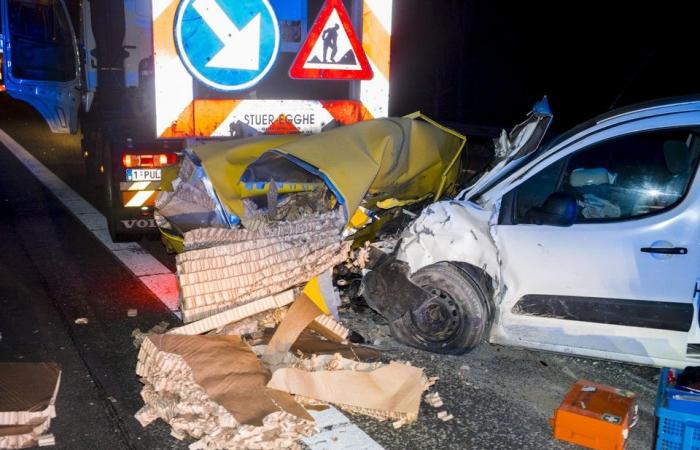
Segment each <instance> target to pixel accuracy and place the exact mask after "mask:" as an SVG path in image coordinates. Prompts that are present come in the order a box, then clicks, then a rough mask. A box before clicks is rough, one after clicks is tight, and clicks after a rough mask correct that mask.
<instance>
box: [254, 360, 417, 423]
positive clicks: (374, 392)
mask: <svg viewBox="0 0 700 450" xmlns="http://www.w3.org/2000/svg"><path fill="white" fill-rule="evenodd" d="M423 378H424V377H423V369H420V368H417V367H413V366H409V365H406V364H400V363H396V362H392V363H390V364H388V365H386V366H383V367H380V368H378V369H376V370H373V371H370V372H360V371H354V370H330V371H318V372H307V371H305V370H301V369H293V368H284V369H278V370H276V371H275V373H274V374H272V379H271V380H270V382H269V383H268V384H267V386H268V387H269V388H273V389H279V390H282V391H285V392H289V393H290V394H295V395H301V396H303V397H308V398H313V399H316V400H321V401H324V402H328V403H333V404H335V405H338V406H340V407H344V406H345V407H348V406H349V407H352V408H356V409H358V410H368V411H373V412H379V413H386V417H387V418H393V419H401V418H407V419H408V420H409V421H413V420H416V419H417V417H418V409H419V407H420V401H421V395H422V393H423V391H424V382H423Z"/></svg>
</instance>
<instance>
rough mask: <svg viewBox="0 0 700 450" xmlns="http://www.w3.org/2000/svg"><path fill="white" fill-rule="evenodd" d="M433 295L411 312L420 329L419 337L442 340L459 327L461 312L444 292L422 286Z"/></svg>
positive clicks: (435, 340)
mask: <svg viewBox="0 0 700 450" xmlns="http://www.w3.org/2000/svg"><path fill="white" fill-rule="evenodd" d="M423 289H425V290H427V291H429V292H430V293H431V294H432V295H433V297H432V298H431V299H430V300H428V301H426V302H425V303H423V304H422V305H421V306H420V307H419V308H418V309H416V310H415V311H413V312H412V313H411V319H412V321H413V324H414V325H415V326H416V328H418V330H420V332H421V335H422V336H420V338H422V339H424V340H426V341H429V342H443V341H447V340H448V339H450V337H452V336H454V334H455V333H456V332H457V331H458V330H459V329H460V326H461V324H462V320H463V318H462V314H461V313H460V310H459V307H458V306H457V304H456V303H455V301H454V300H453V299H452V297H450V296H449V295H448V294H447V293H446V292H444V291H442V290H440V289H436V288H431V287H425V286H424V287H423Z"/></svg>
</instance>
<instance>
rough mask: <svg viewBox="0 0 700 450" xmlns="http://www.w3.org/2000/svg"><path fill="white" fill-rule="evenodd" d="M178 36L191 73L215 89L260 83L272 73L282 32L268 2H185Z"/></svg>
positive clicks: (235, 87)
mask: <svg viewBox="0 0 700 450" xmlns="http://www.w3.org/2000/svg"><path fill="white" fill-rule="evenodd" d="M175 37H176V41H177V42H176V43H177V49H178V52H179V54H180V58H181V59H182V62H183V63H184V64H185V66H186V67H187V69H188V71H189V72H190V74H191V75H193V76H194V77H195V78H197V79H198V80H199V81H200V82H202V83H204V84H206V85H208V86H210V87H212V88H215V89H219V90H222V91H238V90H242V89H246V88H248V87H251V86H254V85H256V84H257V83H258V81H260V80H261V79H262V78H263V77H264V76H265V75H266V74H267V73H268V72H269V71H270V69H271V68H272V66H273V64H274V63H275V60H276V59H277V52H278V50H279V43H280V42H279V41H280V30H279V25H278V22H277V16H276V15H275V12H274V11H273V9H272V6H270V3H269V2H268V1H267V0H243V1H240V0H239V1H235V2H223V1H222V2H220V3H219V2H218V1H217V0H185V1H183V2H182V3H181V4H180V8H179V11H178V14H177V19H176V24H175Z"/></svg>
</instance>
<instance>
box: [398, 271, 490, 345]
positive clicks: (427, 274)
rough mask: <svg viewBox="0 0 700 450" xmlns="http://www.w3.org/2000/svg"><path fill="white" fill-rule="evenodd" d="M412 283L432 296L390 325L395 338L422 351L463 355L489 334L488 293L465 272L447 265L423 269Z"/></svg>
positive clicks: (415, 274)
mask: <svg viewBox="0 0 700 450" xmlns="http://www.w3.org/2000/svg"><path fill="white" fill-rule="evenodd" d="M411 281H413V283H415V284H416V285H418V286H420V287H421V288H423V289H424V290H426V291H427V292H429V293H430V294H431V298H430V299H429V300H426V301H425V302H424V303H423V304H422V305H420V306H419V307H418V308H417V309H415V310H414V311H412V312H411V313H408V314H406V315H404V316H403V317H401V318H400V319H397V320H395V321H394V322H392V323H391V324H390V326H391V331H392V334H393V335H394V337H396V338H397V339H398V340H400V341H402V342H404V343H406V344H408V345H411V346H413V347H417V348H420V349H423V350H428V351H431V352H436V353H451V354H461V353H464V352H466V351H468V350H470V349H472V348H474V347H476V346H477V345H478V344H479V342H480V341H481V340H482V339H483V338H484V336H485V335H486V331H487V330H488V326H489V309H488V304H487V301H488V299H487V298H486V295H487V294H486V293H485V292H484V290H483V289H482V288H481V287H480V284H479V282H478V281H477V280H475V279H474V278H473V276H472V275H470V274H469V273H467V272H466V271H464V270H462V269H460V268H459V267H457V266H455V265H452V264H450V263H447V262H441V263H437V264H433V265H430V266H427V267H424V268H422V269H420V270H418V271H417V272H416V273H414V274H413V275H412V276H411Z"/></svg>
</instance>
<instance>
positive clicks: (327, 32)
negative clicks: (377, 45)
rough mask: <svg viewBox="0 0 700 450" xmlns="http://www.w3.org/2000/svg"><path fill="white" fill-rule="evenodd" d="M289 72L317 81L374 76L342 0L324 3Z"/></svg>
mask: <svg viewBox="0 0 700 450" xmlns="http://www.w3.org/2000/svg"><path fill="white" fill-rule="evenodd" d="M289 75H290V76H291V77H292V78H304V79H317V80H371V79H372V78H374V72H373V71H372V67H371V66H370V65H369V60H368V59H367V55H366V54H365V51H364V49H363V48H362V44H360V40H359V39H358V38H357V33H355V30H354V29H353V27H352V22H351V21H350V16H348V12H347V10H346V9H345V6H344V5H343V2H342V0H327V1H326V4H325V5H323V8H321V12H320V13H319V14H318V17H317V18H316V21H315V22H314V25H313V26H312V27H311V30H310V31H309V35H308V37H307V38H306V42H304V45H303V46H302V47H301V50H300V51H299V53H298V54H297V57H296V58H295V59H294V64H292V68H291V69H290V70H289Z"/></svg>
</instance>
